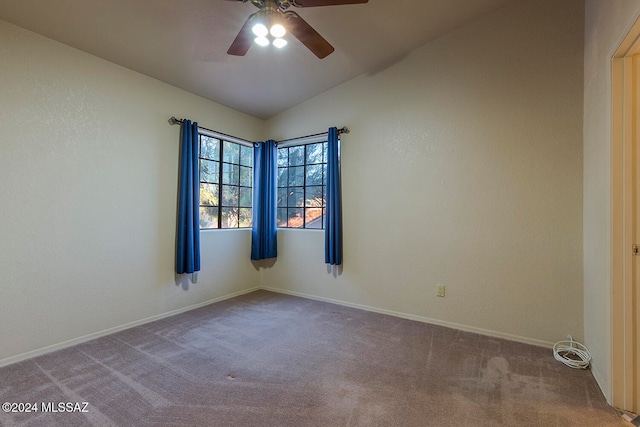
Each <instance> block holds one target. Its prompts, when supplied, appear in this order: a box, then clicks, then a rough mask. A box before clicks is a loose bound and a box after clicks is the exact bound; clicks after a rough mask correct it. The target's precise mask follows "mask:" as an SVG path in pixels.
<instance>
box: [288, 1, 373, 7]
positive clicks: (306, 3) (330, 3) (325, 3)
mask: <svg viewBox="0 0 640 427" xmlns="http://www.w3.org/2000/svg"><path fill="white" fill-rule="evenodd" d="M368 2H369V0H296V2H295V4H294V6H300V7H316V6H340V5H343V4H361V3H368Z"/></svg>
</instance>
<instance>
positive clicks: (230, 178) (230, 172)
mask: <svg viewBox="0 0 640 427" xmlns="http://www.w3.org/2000/svg"><path fill="white" fill-rule="evenodd" d="M222 183H223V184H233V185H238V184H239V183H240V166H236V165H229V164H227V163H223V164H222Z"/></svg>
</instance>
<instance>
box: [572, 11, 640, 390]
mask: <svg viewBox="0 0 640 427" xmlns="http://www.w3.org/2000/svg"><path fill="white" fill-rule="evenodd" d="M639 15H640V3H638V1H636V0H611V1H599V0H587V1H586V4H585V49H584V51H585V58H584V70H585V71H584V295H585V298H584V312H585V320H584V322H585V344H586V345H587V346H588V347H589V350H590V352H591V354H592V357H593V364H592V371H593V374H594V376H595V377H596V379H597V380H598V383H599V384H600V387H601V388H602V390H603V391H604V394H605V396H607V399H610V397H611V366H610V365H611V347H610V345H611V298H610V295H611V266H610V263H611V250H610V248H611V58H612V57H613V54H614V53H615V51H616V49H617V48H618V46H619V45H620V43H621V42H622V40H623V38H624V36H625V35H626V34H627V32H628V31H629V29H630V27H631V25H632V24H633V22H635V20H636V19H637V17H638V16H639Z"/></svg>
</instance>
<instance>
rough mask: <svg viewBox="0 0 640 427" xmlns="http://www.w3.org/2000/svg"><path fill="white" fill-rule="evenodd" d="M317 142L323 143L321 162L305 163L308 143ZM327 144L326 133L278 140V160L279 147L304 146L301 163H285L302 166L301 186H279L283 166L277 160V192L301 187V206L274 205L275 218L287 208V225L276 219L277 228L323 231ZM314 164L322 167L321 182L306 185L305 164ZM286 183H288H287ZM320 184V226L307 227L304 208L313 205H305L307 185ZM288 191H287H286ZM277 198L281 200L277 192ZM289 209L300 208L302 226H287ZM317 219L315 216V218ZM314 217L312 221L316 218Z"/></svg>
mask: <svg viewBox="0 0 640 427" xmlns="http://www.w3.org/2000/svg"><path fill="white" fill-rule="evenodd" d="M318 143H322V144H323V150H322V162H321V163H307V160H308V158H307V146H309V145H313V144H318ZM327 144H328V137H327V134H326V133H325V134H320V135H312V136H309V137H303V138H293V139H291V140H287V141H283V142H279V143H277V149H278V160H279V158H280V151H279V150H280V149H285V148H286V149H290V148H295V147H298V146H303V147H304V154H303V156H304V162H303V163H302V164H301V165H293V166H292V165H289V164H287V166H286V168H290V167H299V166H303V167H304V177H303V185H302V186H289V185H286V186H281V185H280V179H279V178H280V169H282V168H283V167H282V166H280V163H279V161H278V164H277V165H276V171H277V172H276V188H277V192H278V193H280V189H282V188H302V189H303V193H302V206H289V204H288V203H286V204H285V206H281V205H280V204H279V203H278V204H277V206H276V209H277V210H278V215H277V218H278V219H279V218H280V209H286V210H287V216H286V219H287V222H286V224H287V225H281V224H280V222H279V221H278V225H277V227H278V229H283V230H311V231H324V230H325V229H326V212H327V204H326V198H327V193H326V191H327ZM316 165H320V166H321V169H322V179H321V184H320V185H309V186H308V185H307V166H316ZM287 184H288V183H287ZM318 186H321V187H322V199H323V201H322V206H321V207H320V209H322V214H321V215H320V217H319V219H320V220H321V226H320V227H307V220H306V210H307V209H314V208H315V207H313V206H307V205H306V203H307V187H318ZM287 193H289V192H287ZM278 200H281V198H280V195H279V194H278ZM289 209H301V210H302V213H303V214H302V221H303V222H302V226H301V227H290V226H288V224H289ZM316 219H317V218H316ZM316 219H314V221H315V220H316Z"/></svg>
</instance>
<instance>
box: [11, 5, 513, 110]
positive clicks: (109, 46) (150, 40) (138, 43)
mask: <svg viewBox="0 0 640 427" xmlns="http://www.w3.org/2000/svg"><path fill="white" fill-rule="evenodd" d="M508 1H510V0H444V1H443V0H369V3H367V4H357V5H345V6H325V7H313V8H299V9H295V11H296V12H297V13H298V14H299V15H300V16H302V17H303V18H304V20H306V21H307V22H308V23H309V24H311V25H312V26H313V27H314V28H315V29H316V30H317V31H318V32H319V33H320V34H321V35H322V36H323V37H324V38H325V39H327V40H328V41H329V43H331V44H332V45H333V46H334V47H335V52H333V53H332V54H331V55H329V56H328V57H326V58H325V59H318V58H317V57H316V56H315V55H313V54H312V53H311V51H309V50H307V49H306V48H305V47H304V46H303V45H302V44H301V43H300V42H299V41H298V40H296V39H295V38H293V37H292V36H291V35H288V37H287V39H288V41H289V44H288V45H287V46H285V47H284V48H283V49H276V48H274V47H267V48H261V47H260V46H257V45H256V46H252V47H251V48H250V49H249V52H248V53H247V55H246V56H244V57H238V56H231V55H227V53H226V52H227V49H228V48H229V46H230V45H231V42H232V41H233V39H234V38H235V36H236V34H237V33H238V31H239V30H240V28H241V27H242V25H243V24H244V21H245V20H246V19H247V17H248V16H249V15H250V14H252V13H253V12H255V11H257V10H258V9H257V8H256V7H255V6H254V5H252V4H251V3H250V2H247V3H242V2H239V1H226V0H0V19H3V20H5V21H8V22H10V23H13V24H15V25H18V26H20V27H23V28H26V29H28V30H31V31H34V32H36V33H39V34H41V35H43V36H46V37H49V38H51V39H54V40H57V41H59V42H62V43H64V44H67V45H69V46H72V47H75V48H77V49H80V50H82V51H85V52H88V53H90V54H93V55H95V56H98V57H100V58H103V59H106V60H108V61H111V62H113V63H116V64H119V65H121V66H123V67H126V68H129V69H131V70H135V71H138V72H140V73H143V74H146V75H148V76H151V77H154V78H156V79H158V80H161V81H163V82H166V83H169V84H171V85H173V86H177V87H179V88H181V89H184V90H187V91H189V92H192V93H195V94H197V95H200V96H202V97H205V98H208V99H210V100H212V101H215V102H218V103H220V104H223V105H226V106H228V107H231V108H233V109H236V110H238V111H242V112H245V113H247V114H250V115H252V116H255V117H259V118H263V119H266V118H269V117H272V116H274V115H276V114H278V113H280V112H282V111H285V110H287V109H289V108H291V107H293V106H295V105H297V104H299V103H301V102H303V101H305V100H307V99H309V98H312V97H314V96H315V95H318V94H320V93H322V92H325V91H327V90H328V89H331V88H332V87H334V86H337V85H339V84H341V83H343V82H345V81H347V80H349V79H352V78H353V77H355V76H357V75H360V74H362V73H374V72H376V71H378V70H380V69H382V68H384V67H386V66H388V65H390V64H392V63H393V62H395V61H397V60H398V59H400V58H402V57H403V56H404V55H406V54H407V53H408V52H409V51H411V50H412V49H414V48H416V47H418V46H420V45H423V44H425V43H428V42H429V41H431V40H434V39H436V38H438V37H440V36H442V35H444V34H446V33H447V32H450V31H452V30H454V29H456V28H458V27H460V26H462V25H464V24H465V23H467V22H470V21H472V20H473V19H475V18H477V17H479V16H480V15H482V14H484V13H487V12H488V11H490V10H492V9H494V8H496V7H499V6H500V5H502V4H504V3H507V2H508Z"/></svg>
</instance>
